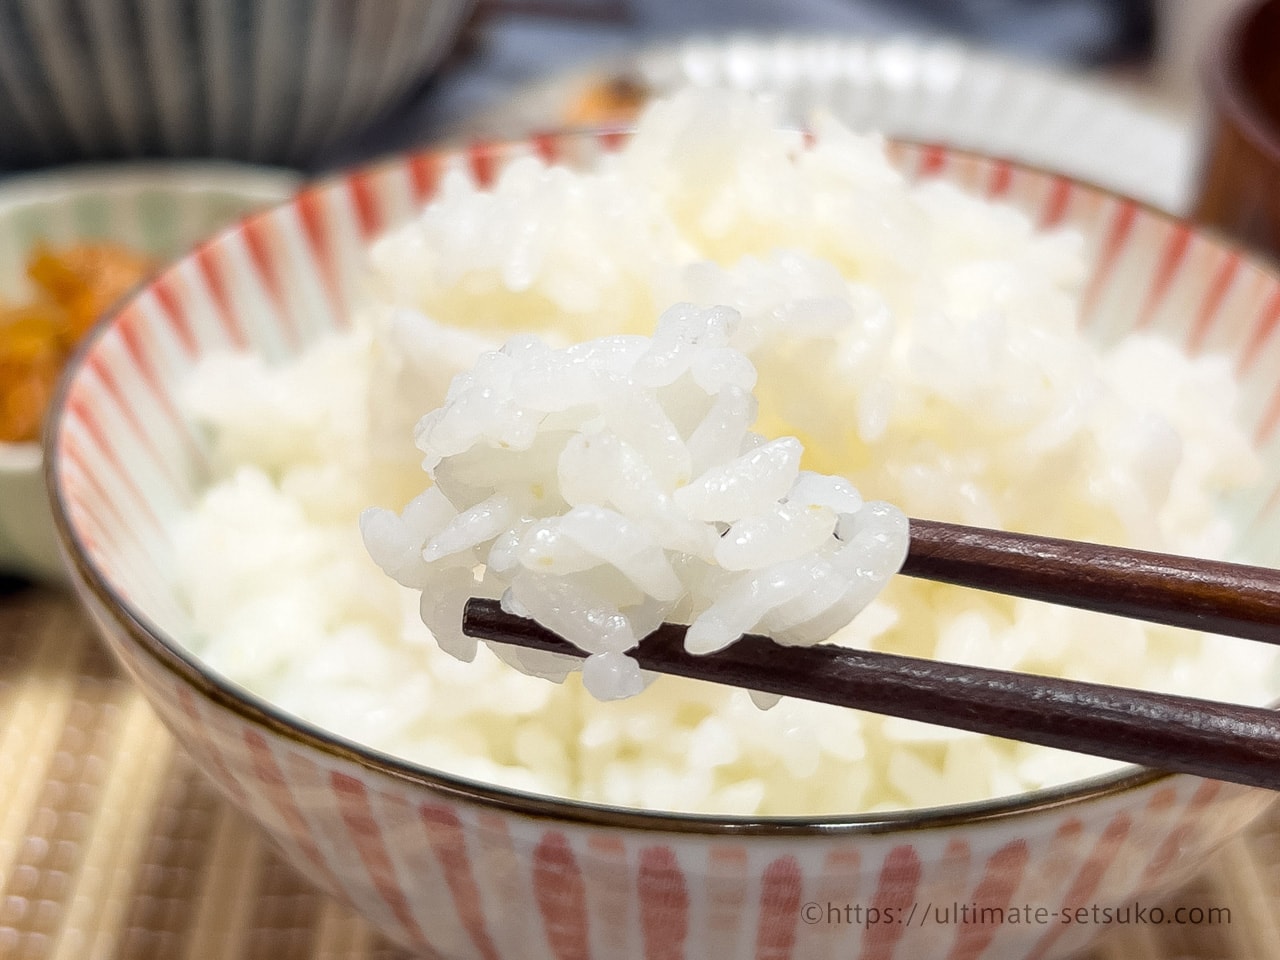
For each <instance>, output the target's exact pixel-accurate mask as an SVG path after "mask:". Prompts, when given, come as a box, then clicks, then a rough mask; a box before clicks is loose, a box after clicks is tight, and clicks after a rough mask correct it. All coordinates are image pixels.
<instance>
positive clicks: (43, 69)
mask: <svg viewBox="0 0 1280 960" xmlns="http://www.w3.org/2000/svg"><path fill="white" fill-rule="evenodd" d="M473 2H474V0H271V2H266V3H263V2H257V0H92V2H87V0H0V167H26V166H35V165H41V164H49V163H56V162H65V161H68V160H81V159H107V158H121V157H142V156H171V157H179V156H189V157H190V156H202V157H222V158H228V159H236V160H249V161H253V162H257V163H278V164H288V165H294V166H297V165H305V164H306V162H307V161H308V160H309V159H310V158H311V157H313V156H315V154H316V153H317V152H318V151H320V150H322V149H324V148H325V147H327V146H329V145H330V144H333V143H335V142H337V141H339V140H342V139H344V138H346V137H348V136H351V135H354V134H358V133H359V132H360V130H362V129H363V128H365V127H366V126H368V125H369V124H371V123H372V122H374V121H376V120H377V119H378V118H379V117H380V116H382V115H384V114H386V113H388V112H389V111H391V110H393V109H394V108H395V107H396V106H398V105H400V104H401V103H402V102H404V101H405V100H406V99H408V98H409V97H410V96H412V95H413V93H414V92H416V91H417V90H418V89H419V88H420V87H421V85H422V83H423V82H424V80H425V79H426V78H427V77H428V76H430V74H431V73H432V72H433V71H434V70H435V68H436V67H437V66H438V65H439V64H440V63H441V61H442V60H443V59H444V58H445V56H446V55H447V54H448V53H449V51H450V50H451V49H452V48H453V46H454V43H455V42H456V40H457V38H458V36H459V34H460V32H461V29H462V26H463V23H464V21H465V20H466V17H467V15H468V14H469V12H470V10H471V7H472V5H473Z"/></svg>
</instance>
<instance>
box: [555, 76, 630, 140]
mask: <svg viewBox="0 0 1280 960" xmlns="http://www.w3.org/2000/svg"><path fill="white" fill-rule="evenodd" d="M648 99H649V89H648V87H646V86H645V84H644V82H643V81H641V80H640V79H638V78H636V77H631V76H627V75H625V74H624V75H621V76H613V77H606V78H604V79H602V80H598V81H596V82H593V83H591V84H590V85H589V86H587V87H586V89H584V90H583V91H582V92H581V93H580V94H579V95H578V96H577V97H576V98H575V99H574V100H573V101H572V102H570V103H569V105H568V106H567V107H566V108H565V111H564V121H565V123H566V124H568V125H569V126H573V127H579V126H581V127H596V126H613V125H616V124H626V123H630V122H631V121H633V120H634V119H635V118H636V114H638V113H639V112H640V110H641V109H642V108H643V107H644V105H645V103H646V102H647V101H648Z"/></svg>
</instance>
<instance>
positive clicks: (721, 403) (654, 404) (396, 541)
mask: <svg viewBox="0 0 1280 960" xmlns="http://www.w3.org/2000/svg"><path fill="white" fill-rule="evenodd" d="M740 321H741V318H740V317H739V315H738V314H737V312H736V311H734V310H732V309H728V308H724V307H713V308H711V309H706V310H703V309H700V308H698V307H696V306H694V305H692V304H678V305H676V306H674V307H672V308H671V309H670V310H668V311H667V312H666V313H665V314H663V316H662V318H661V319H660V320H659V321H658V325H657V330H656V332H655V334H654V336H653V337H652V338H650V337H641V336H625V335H622V336H620V335H614V336H607V337H600V338H597V339H595V340H588V341H585V342H583V343H578V344H574V345H573V346H570V347H565V348H562V349H558V350H556V349H552V348H551V347H549V346H547V344H545V343H544V342H543V341H541V340H539V339H538V338H536V337H516V338H513V339H512V340H510V341H508V343H507V344H506V346H504V347H503V349H502V350H500V351H494V352H491V353H486V354H484V355H483V356H481V358H480V359H479V361H478V362H477V363H476V365H475V367H474V368H472V369H471V370H469V371H468V372H466V373H464V374H460V375H459V376H458V377H457V378H456V379H455V380H454V381H453V384H452V386H451V387H450V388H449V391H448V395H447V397H446V400H445V404H444V406H443V407H441V408H439V409H437V410H435V411H432V412H431V413H429V414H427V415H426V416H424V417H423V419H422V420H421V421H419V423H418V425H417V427H416V429H415V431H414V434H415V436H416V438H417V446H418V448H419V449H421V450H422V451H423V452H424V453H426V455H427V456H426V460H425V461H424V466H425V467H426V468H427V472H428V473H429V474H430V477H431V480H432V485H431V486H430V487H428V488H427V489H426V490H425V491H424V492H423V493H422V494H421V495H419V496H417V497H415V498H414V499H413V500H412V501H411V502H410V503H409V505H408V506H407V507H405V509H404V510H403V511H402V512H401V513H400V514H399V515H397V514H396V513H395V512H394V511H391V510H387V509H385V508H380V507H372V508H370V509H369V510H367V511H365V513H364V514H363V515H362V516H361V518H360V528H361V532H362V533H363V536H364V543H365V547H366V548H367V549H368V551H369V554H370V556H372V557H373V559H374V561H375V562H376V563H377V564H378V565H379V566H380V567H381V568H382V569H383V570H384V571H385V572H386V573H387V574H388V575H389V576H391V577H393V578H394V579H395V580H396V581H397V582H399V583H401V584H403V585H404V586H406V587H410V588H413V589H416V590H420V591H422V598H423V599H422V619H423V622H424V623H425V624H426V625H427V626H428V627H430V628H431V632H432V633H433V634H434V636H435V638H436V641H437V642H438V643H439V644H440V645H441V646H442V647H444V648H445V649H447V650H448V651H449V652H451V653H453V654H454V655H455V656H457V657H459V658H460V659H462V660H467V661H469V660H471V659H473V658H474V657H475V651H476V644H475V641H474V640H473V639H471V638H469V637H467V636H465V635H464V634H463V633H462V629H461V628H462V607H463V604H464V603H465V601H466V600H467V598H468V597H471V596H476V595H480V596H491V597H501V598H502V602H503V606H504V608H506V609H508V610H510V611H512V612H515V613H518V614H520V615H522V616H527V617H532V618H533V619H535V620H537V621H538V622H539V623H541V624H542V625H543V626H545V627H547V628H549V629H551V630H554V631H555V632H556V633H558V634H560V635H561V636H562V637H564V638H565V639H567V640H569V641H570V642H571V643H573V644H575V645H576V646H577V647H579V648H580V649H582V650H584V651H586V652H587V653H589V654H590V656H589V657H588V658H587V660H586V663H585V664H582V673H583V683H584V684H585V686H586V688H587V690H588V691H589V692H590V693H592V694H593V695H594V696H596V697H599V698H600V699H603V700H616V699H620V698H622V697H627V696H634V695H635V694H638V693H639V692H640V691H641V690H642V689H643V688H644V686H645V681H644V678H643V677H642V676H641V671H640V668H639V665H638V664H637V663H636V662H635V661H634V660H633V659H631V658H630V657H628V656H627V652H628V651H630V650H631V649H632V648H633V647H635V646H636V645H637V644H638V643H639V641H640V640H641V639H642V638H643V637H645V636H647V635H648V634H649V633H650V632H652V631H653V630H654V629H656V628H657V627H658V626H659V625H660V624H661V623H662V622H663V621H665V620H671V621H677V622H683V623H688V624H689V631H688V634H687V637H686V639H685V647H686V649H688V650H689V652H690V653H695V654H707V653H713V652H715V651H717V650H721V649H723V648H724V647H726V646H728V645H729V644H731V643H733V642H734V641H735V640H737V639H738V638H739V637H740V636H742V634H744V633H749V632H760V633H765V634H767V635H769V636H771V637H773V638H774V639H775V640H777V641H778V642H779V643H783V644H788V645H798V644H813V643H818V642H821V641H823V640H826V639H827V638H829V637H830V636H831V635H832V634H833V633H834V632H835V631H836V630H838V629H840V628H842V627H844V626H845V625H846V624H848V622H849V621H850V620H851V619H852V618H853V617H854V616H855V615H856V614H857V613H859V612H860V611H861V610H862V609H863V608H864V607H866V605H867V604H868V603H870V602H871V600H872V599H874V597H875V595H876V594H877V593H878V592H879V590H880V588H881V587H882V586H883V585H884V583H885V582H886V581H887V580H888V579H889V577H891V576H893V574H895V573H897V571H898V569H899V568H900V567H901V566H902V561H903V559H904V557H905V556H906V552H907V518H906V517H905V516H904V515H903V514H902V511H901V510H899V509H898V508H897V507H894V506H892V505H891V504H887V503H883V502H874V503H870V504H866V503H863V500H862V497H861V495H860V494H859V493H858V491H857V490H855V489H854V488H853V487H852V486H851V485H850V484H849V481H848V480H846V479H844V478H841V477H828V476H823V475H821V474H816V473H812V472H808V471H803V472H802V471H801V470H800V458H801V455H802V453H803V449H802V448H801V446H800V443H799V441H798V440H796V439H795V438H794V437H780V438H776V439H772V440H770V439H767V438H765V437H762V436H760V435H759V434H758V433H754V432H752V431H751V430H749V429H748V428H749V427H750V425H751V424H752V423H754V422H755V419H756V403H755V397H754V396H753V395H752V393H751V390H752V388H753V387H754V386H755V382H756V372H755V367H754V366H753V365H752V364H751V361H750V360H749V359H748V358H747V356H746V354H744V353H743V352H742V351H740V350H738V349H736V348H735V347H734V346H732V342H733V340H734V338H735V335H736V334H737V333H738V330H739V328H740V326H741V322H740ZM477 573H478V574H479V575H478V576H477V575H476V574H477ZM495 651H496V652H497V653H498V654H499V656H501V657H502V658H503V659H505V660H507V661H508V662H510V663H511V664H512V665H513V666H516V667H518V668H520V669H521V670H523V671H525V672H526V673H530V674H533V675H535V676H541V677H543V678H545V679H554V680H557V681H562V680H563V679H564V678H565V676H566V674H567V672H568V671H569V670H570V669H573V668H575V667H577V666H578V665H579V661H578V660H577V659H576V658H571V657H563V656H557V655H554V654H547V653H541V652H536V651H530V650H522V649H506V648H504V647H502V646H501V645H500V646H499V647H496V648H495Z"/></svg>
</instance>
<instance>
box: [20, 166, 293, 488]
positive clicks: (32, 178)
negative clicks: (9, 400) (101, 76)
mask: <svg viewBox="0 0 1280 960" xmlns="http://www.w3.org/2000/svg"><path fill="white" fill-rule="evenodd" d="M303 182H304V180H303V177H302V174H300V173H298V172H297V171H295V170H290V169H288V168H287V167H272V166H268V165H266V164H256V163H239V162H237V161H234V160H141V161H126V160H122V161H118V162H108V163H102V162H88V163H73V164H66V165H63V166H59V167H51V168H49V169H47V170H34V171H30V172H27V173H20V174H16V175H14V176H12V177H6V178H5V179H4V180H2V181H0V217H4V216H7V215H8V214H9V213H10V212H12V211H13V210H16V209H19V208H21V207H23V206H25V205H27V204H32V203H65V202H68V201H71V200H73V199H75V198H79V197H83V196H88V195H91V194H94V193H110V192H111V191H113V190H129V189H138V190H141V189H147V190H156V191H160V192H169V193H193V194H194V193H198V192H201V191H205V190H225V191H228V192H232V191H234V192H240V193H244V194H246V195H252V194H257V193H262V194H264V200H265V199H266V198H265V195H266V194H270V195H271V200H272V203H271V205H272V206H275V205H276V201H277V200H278V198H279V196H280V195H282V194H283V195H284V196H286V197H288V196H291V195H292V194H293V193H295V192H296V191H297V190H298V188H299V187H300V186H301V185H302V184H303ZM285 202H287V200H286V201H285ZM187 252H188V251H187V250H183V251H181V252H179V253H178V254H177V255H176V256H173V257H169V258H167V259H166V260H165V262H164V263H162V264H161V265H160V267H159V268H158V269H157V270H156V272H157V273H160V272H163V271H165V270H167V269H168V267H169V265H170V264H171V263H173V261H174V260H176V259H180V258H181V257H183V256H185V255H186V253H187ZM129 299H132V295H130V296H129ZM114 312H115V311H114V310H109V311H108V316H109V315H110V314H113V313H114ZM95 326H96V324H95ZM73 360H74V356H73V357H72V358H69V359H68V362H67V364H66V366H70V364H71V362H72V361H73ZM64 369H65V367H64ZM53 406H54V405H53V403H52V402H51V403H50V404H49V409H48V411H47V412H48V413H50V414H51V413H52V412H53ZM49 423H52V419H50V421H49ZM43 452H44V444H43V442H42V441H40V440H27V441H22V442H19V443H14V442H12V441H5V440H0V473H23V472H27V471H31V470H38V469H39V468H40V464H41V462H42V458H43Z"/></svg>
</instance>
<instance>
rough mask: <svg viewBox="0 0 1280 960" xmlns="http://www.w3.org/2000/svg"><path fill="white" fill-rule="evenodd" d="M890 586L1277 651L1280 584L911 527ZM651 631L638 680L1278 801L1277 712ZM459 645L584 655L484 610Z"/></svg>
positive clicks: (1117, 552) (1140, 558)
mask: <svg viewBox="0 0 1280 960" xmlns="http://www.w3.org/2000/svg"><path fill="white" fill-rule="evenodd" d="M902 573H904V574H906V575H908V576H913V577H919V578H924V579H929V580H937V581H942V582H947V583H954V584H959V585H963V586H971V587H977V588H980V589H984V590H989V591H995V592H998V593H1006V594H1011V595H1014V596H1021V597H1029V598H1032V599H1037V600H1046V601H1049V602H1052V603H1060V604H1065V605H1068V606H1073V607H1080V608H1084V609H1088V610H1096V611H1101V612H1104V613H1113V614H1118V615H1120V616H1126V617H1132V618H1135V619H1141V620H1149V621H1153V622H1157V623H1166V624H1172V625H1175V626H1182V627H1191V628H1193V629H1198V630H1205V631H1209V632H1213V633H1222V634H1231V635H1235V636H1241V637H1247V638H1250V639H1254V640H1262V641H1266V642H1269V643H1277V642H1280V571H1276V570H1272V569H1269V568H1262V567H1251V566H1246V565H1243V564H1232V563H1220V562H1215V561H1207V560H1199V559H1194V558H1188V557H1177V556H1172V555H1168V554H1159V553H1150V552H1146V551H1138V550H1128V549H1123V548H1116V547H1105V546H1100V545H1096V544H1088V543H1079V542H1075V541H1068V540H1057V539H1051V538H1045V537H1036V536H1031V535H1027V534H1016V533H1005V532H1003V531H997V530H985V529H981V528H975V527H963V526H958V525H954V524H945V523H937V522H933V521H920V520H912V521H911V547H910V550H909V553H908V557H907V561H906V563H905V564H904V566H903V568H902ZM685 629H686V628H685V627H683V626H681V625H678V624H671V623H667V624H663V625H662V626H661V627H659V628H658V630H656V631H655V632H654V633H652V634H650V635H649V636H648V637H646V638H645V639H644V640H643V641H642V642H641V643H640V645H639V646H638V647H637V648H636V649H634V650H632V651H631V652H630V655H632V656H634V657H635V659H636V660H637V661H638V662H639V664H640V666H641V667H642V668H644V669H645V670H652V671H655V672H658V673H670V674H674V675H676V676H682V677H690V678H693V679H697V680H709V681H712V682H715V683H725V684H730V685H732V686H738V687H744V688H746V689H750V690H760V691H762V692H765V693H773V694H780V695H782V696H789V697H799V698H802V699H807V700H815V701H818V702H821V703H831V704H836V705H838V706H844V707H852V708H856V709H859V710H868V711H871V712H873V713H881V714H886V715H889V716H896V717H906V718H909V719H912V720H919V721H922V722H925V723H933V724H940V725H943V726H950V727H955V728H958V729H962V730H970V731H973V732H976V733H985V734H990V735H992V736H997V737H1004V738H1007V739H1013V740H1023V741H1026V742H1028V743H1036V744H1041V745H1043V746H1049V747H1058V748H1061V749H1064V750H1073V751H1076V752H1079V753H1090V754H1094V755H1096V756H1101V757H1109V758H1111V759H1114V760H1121V761H1125V762H1129V763H1136V764H1141V765H1144V766H1150V767H1157V768H1160V769H1164V770H1172V771H1178V772H1182V773H1191V774H1196V775H1198V776H1204V777H1211V778H1214V779H1218V780H1228V781H1233V782H1236V783H1243V784H1248V785H1251V786H1260V787H1266V788H1268V789H1280V712H1277V711H1274V710H1270V709H1267V708H1265V707H1248V706H1239V705H1235V704H1227V703H1219V702H1216V701H1212V700H1202V699H1198V698H1193V697H1182V696H1173V695H1169V694H1161V693H1151V692H1148V691H1143V690H1134V689H1130V688H1126V687H1112V686H1106V685H1101V684H1091V683H1082V682H1079V681H1074V680H1061V679H1057V678H1052V677H1042V676H1036V675H1032V674H1024V673H1017V672H1012V671H1005V670H992V669H987V668H984V667H972V666H966V665H961V664H954V663H943V662H939V661H934V660H925V659H919V658H915V657H903V656H898V655H896V654H888V653H879V652H874V651H865V650H850V649H847V648H844V647H837V646H833V645H822V644H820V645H817V646H812V647H784V646H782V645H780V644H777V643H775V642H774V641H772V640H770V639H769V638H767V637H761V636H754V635H747V636H744V637H743V638H742V639H741V640H739V641H737V642H736V643H734V644H732V645H731V646H729V647H728V648H726V649H724V650H721V651H719V652H717V653H714V654H709V655H694V654H690V653H688V652H687V651H685V649H684V634H685ZM463 630H464V632H466V633H468V634H470V635H472V636H476V637H481V638H483V639H486V640H493V641H495V642H500V643H510V644H514V645H517V646H523V647H530V648H533V649H538V650H548V651H551V652H554V653H562V654H569V655H572V656H578V657H583V656H586V654H585V653H583V652H582V651H581V650H579V649H578V648H577V647H575V646H573V645H572V644H570V643H569V642H568V641H566V640H564V639H562V638H561V637H559V636H557V635H555V634H554V633H552V632H550V631H549V630H546V629H545V628H543V627H541V626H540V625H538V624H537V623H534V622H533V621H531V620H526V619H524V618H521V617H516V616H512V615H511V614H507V613H504V612H503V611H502V609H501V607H500V606H499V604H498V602H497V601H495V600H479V599H472V600H470V601H468V603H467V606H466V611H465V615H464V618H463Z"/></svg>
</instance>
